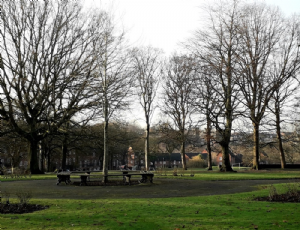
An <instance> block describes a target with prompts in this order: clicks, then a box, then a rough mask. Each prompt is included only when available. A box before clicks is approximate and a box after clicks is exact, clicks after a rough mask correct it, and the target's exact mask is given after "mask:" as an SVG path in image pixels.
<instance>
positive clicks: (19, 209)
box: [0, 203, 49, 214]
mask: <svg viewBox="0 0 300 230" xmlns="http://www.w3.org/2000/svg"><path fill="white" fill-rule="evenodd" d="M47 208H49V206H42V205H37V204H10V203H0V213H1V214H23V213H31V212H36V211H40V210H44V209H47Z"/></svg>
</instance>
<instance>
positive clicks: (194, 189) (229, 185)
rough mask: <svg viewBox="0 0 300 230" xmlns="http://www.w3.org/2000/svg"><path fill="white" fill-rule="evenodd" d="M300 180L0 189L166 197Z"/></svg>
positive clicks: (8, 185) (46, 194)
mask: <svg viewBox="0 0 300 230" xmlns="http://www.w3.org/2000/svg"><path fill="white" fill-rule="evenodd" d="M289 182H300V180H299V179H298V180H241V181H197V180H182V179H177V180H176V179H155V178H154V183H153V184H150V183H146V184H140V185H132V186H128V185H126V186H74V185H65V184H64V183H62V184H60V185H56V180H31V181H11V182H5V181H4V180H2V182H1V183H0V190H1V191H2V193H3V192H8V193H10V194H11V197H15V194H16V193H18V192H22V191H23V192H28V191H30V192H31V193H32V197H33V198H39V199H40V198H50V199H61V198H64V199H107V198H120V199H121V198H165V197H187V196H208V195H221V194H233V193H240V192H250V191H254V190H256V189H257V188H256V187H255V186H257V185H263V184H277V183H289Z"/></svg>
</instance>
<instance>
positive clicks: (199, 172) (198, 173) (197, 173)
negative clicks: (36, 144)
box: [0, 168, 300, 181]
mask: <svg viewBox="0 0 300 230" xmlns="http://www.w3.org/2000/svg"><path fill="white" fill-rule="evenodd" d="M235 170H237V172H236V173H234V172H233V173H224V172H220V171H218V169H217V168H214V170H213V171H207V170H205V169H188V170H178V176H173V175H172V173H173V169H164V170H160V171H159V170H157V171H153V173H154V178H168V179H189V180H206V181H212V180H213V181H215V180H223V181H224V180H268V179H270V180H272V179H274V180H276V179H299V178H300V171H299V170H291V169H284V170H281V169H278V170H259V171H255V170H249V169H248V170H247V169H241V170H239V169H238V168H235ZM120 173H121V172H120V171H116V170H111V171H109V172H108V174H120ZM132 173H134V172H132ZM93 174H99V175H102V172H94V173H93ZM180 174H183V176H180ZM191 174H193V175H194V176H193V177H191V176H190V175H191ZM72 177H77V178H79V175H77V174H76V173H73V174H71V179H72ZM56 178H57V177H56V174H55V173H48V174H39V175H31V177H28V176H27V177H26V178H24V177H21V178H11V177H8V178H5V179H4V176H1V177H0V180H1V181H16V180H45V179H56Z"/></svg>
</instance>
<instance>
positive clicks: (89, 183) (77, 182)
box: [71, 180, 139, 186]
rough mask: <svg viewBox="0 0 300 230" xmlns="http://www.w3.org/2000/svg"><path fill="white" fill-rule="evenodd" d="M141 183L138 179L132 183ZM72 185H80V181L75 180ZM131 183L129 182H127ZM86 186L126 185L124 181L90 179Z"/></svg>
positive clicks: (131, 182)
mask: <svg viewBox="0 0 300 230" xmlns="http://www.w3.org/2000/svg"><path fill="white" fill-rule="evenodd" d="M137 184H139V182H138V180H131V181H130V185H137ZM71 185H75V186H80V182H79V181H75V182H73V183H71ZM126 185H129V184H126ZM85 186H125V185H124V182H123V181H109V182H106V183H104V182H102V181H88V182H87V184H86V185H85Z"/></svg>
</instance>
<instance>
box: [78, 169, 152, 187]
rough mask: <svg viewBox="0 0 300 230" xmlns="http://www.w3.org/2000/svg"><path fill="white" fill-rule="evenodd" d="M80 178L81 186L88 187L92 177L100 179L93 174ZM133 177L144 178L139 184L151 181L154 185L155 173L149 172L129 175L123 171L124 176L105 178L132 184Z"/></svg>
mask: <svg viewBox="0 0 300 230" xmlns="http://www.w3.org/2000/svg"><path fill="white" fill-rule="evenodd" d="M79 176H80V185H87V182H88V181H89V180H90V177H91V176H92V177H95V176H96V177H99V175H91V174H82V175H79ZM132 176H141V177H142V178H141V179H140V180H139V181H138V182H139V183H146V182H147V181H149V182H150V183H153V177H154V174H153V173H148V172H141V173H130V174H129V173H128V171H122V174H110V175H107V176H105V181H108V178H109V177H122V178H123V182H124V184H125V185H126V184H128V185H130V184H131V177H132Z"/></svg>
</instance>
